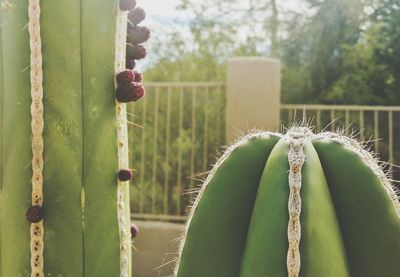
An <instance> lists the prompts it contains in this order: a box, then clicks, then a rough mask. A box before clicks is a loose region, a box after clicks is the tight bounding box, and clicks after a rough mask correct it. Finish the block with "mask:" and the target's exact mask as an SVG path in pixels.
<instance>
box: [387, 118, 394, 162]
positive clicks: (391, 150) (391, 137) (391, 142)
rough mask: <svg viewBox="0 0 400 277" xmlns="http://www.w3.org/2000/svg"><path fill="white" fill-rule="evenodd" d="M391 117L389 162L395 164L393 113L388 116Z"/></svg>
mask: <svg viewBox="0 0 400 277" xmlns="http://www.w3.org/2000/svg"><path fill="white" fill-rule="evenodd" d="M388 117H389V119H388V120H389V126H388V128H389V162H390V163H393V162H394V158H393V112H392V111H389V114H388Z"/></svg>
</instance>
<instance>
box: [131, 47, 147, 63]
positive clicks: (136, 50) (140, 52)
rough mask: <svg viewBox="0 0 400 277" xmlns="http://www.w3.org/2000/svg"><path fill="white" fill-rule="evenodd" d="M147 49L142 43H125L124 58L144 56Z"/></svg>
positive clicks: (137, 58)
mask: <svg viewBox="0 0 400 277" xmlns="http://www.w3.org/2000/svg"><path fill="white" fill-rule="evenodd" d="M146 55H147V50H146V48H144V47H143V45H140V44H139V45H130V44H128V45H126V58H127V59H134V60H140V59H143V58H144V57H146Z"/></svg>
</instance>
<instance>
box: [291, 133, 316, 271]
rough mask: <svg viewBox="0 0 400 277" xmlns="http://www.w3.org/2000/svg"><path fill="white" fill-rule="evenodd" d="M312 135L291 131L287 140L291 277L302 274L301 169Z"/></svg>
mask: <svg viewBox="0 0 400 277" xmlns="http://www.w3.org/2000/svg"><path fill="white" fill-rule="evenodd" d="M309 135H310V133H309V130H308V129H307V128H301V127H299V128H294V129H291V130H290V131H289V132H288V133H287V135H286V140H288V142H289V153H288V161H289V166H290V171H289V188H290V192H289V201H288V210H289V222H288V230H287V232H288V242H289V249H288V254H287V270H288V276H289V277H297V276H299V273H300V265H301V259H300V249H299V244H300V238H301V223H300V213H301V196H300V190H301V179H302V176H301V169H302V167H303V164H304V161H305V155H304V151H303V147H304V142H305V140H306V139H307V137H308V136H309Z"/></svg>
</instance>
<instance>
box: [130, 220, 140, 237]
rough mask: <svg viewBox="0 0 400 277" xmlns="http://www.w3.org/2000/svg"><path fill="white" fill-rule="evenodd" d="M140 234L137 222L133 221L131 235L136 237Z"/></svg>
mask: <svg viewBox="0 0 400 277" xmlns="http://www.w3.org/2000/svg"><path fill="white" fill-rule="evenodd" d="M138 234H139V227H138V226H137V225H136V224H134V223H132V224H131V237H132V238H136V237H137V235H138Z"/></svg>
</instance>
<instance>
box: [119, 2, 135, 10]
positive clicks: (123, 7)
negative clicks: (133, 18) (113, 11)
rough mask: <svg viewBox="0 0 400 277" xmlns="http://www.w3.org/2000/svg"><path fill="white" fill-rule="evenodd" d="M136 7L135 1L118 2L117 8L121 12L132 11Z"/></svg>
mask: <svg viewBox="0 0 400 277" xmlns="http://www.w3.org/2000/svg"><path fill="white" fill-rule="evenodd" d="M135 7H136V0H119V8H120V9H121V10H123V11H129V10H133V9H134V8H135Z"/></svg>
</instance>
